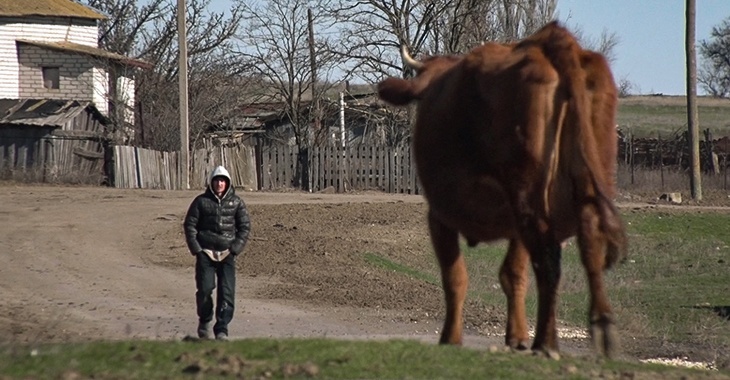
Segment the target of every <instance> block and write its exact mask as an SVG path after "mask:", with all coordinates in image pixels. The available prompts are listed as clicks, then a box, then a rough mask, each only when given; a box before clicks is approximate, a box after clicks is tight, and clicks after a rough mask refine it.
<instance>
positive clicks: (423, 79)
mask: <svg viewBox="0 0 730 380" xmlns="http://www.w3.org/2000/svg"><path fill="white" fill-rule="evenodd" d="M401 58H402V59H403V63H404V64H405V65H406V67H409V68H411V69H412V70H414V71H415V72H416V76H415V77H414V78H411V79H401V78H392V77H391V78H387V79H385V80H384V81H382V82H380V83H379V84H378V95H379V96H380V98H381V99H383V100H385V101H386V102H388V103H390V104H393V105H396V106H402V105H406V104H408V103H410V102H412V101H414V100H416V99H421V97H422V96H423V92H424V91H425V90H426V89H427V88H428V86H429V85H430V84H431V83H432V82H433V81H434V80H435V79H438V78H439V77H441V75H443V73H445V72H446V71H447V70H449V69H450V68H452V67H454V66H455V65H456V64H457V63H458V62H459V61H461V57H458V56H433V57H428V58H426V59H424V60H423V61H419V60H416V59H414V58H413V57H411V55H410V54H409V53H408V49H407V48H406V47H405V46H403V47H401Z"/></svg>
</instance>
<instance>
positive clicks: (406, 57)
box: [400, 45, 423, 71]
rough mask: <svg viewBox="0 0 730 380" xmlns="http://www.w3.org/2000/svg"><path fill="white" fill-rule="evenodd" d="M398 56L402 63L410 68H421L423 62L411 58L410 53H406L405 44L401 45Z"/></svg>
mask: <svg viewBox="0 0 730 380" xmlns="http://www.w3.org/2000/svg"><path fill="white" fill-rule="evenodd" d="M400 56H401V59H403V63H404V64H405V65H406V66H408V67H410V68H411V69H413V70H416V71H418V70H420V69H422V68H423V62H421V61H417V60H415V59H413V57H411V54H410V53H408V48H407V47H406V45H401V47H400Z"/></svg>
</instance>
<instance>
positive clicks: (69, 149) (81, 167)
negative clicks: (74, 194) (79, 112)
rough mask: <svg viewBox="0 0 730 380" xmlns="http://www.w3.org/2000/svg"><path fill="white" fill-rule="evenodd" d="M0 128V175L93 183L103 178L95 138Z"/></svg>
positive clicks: (36, 180) (35, 179)
mask: <svg viewBox="0 0 730 380" xmlns="http://www.w3.org/2000/svg"><path fill="white" fill-rule="evenodd" d="M5 129H7V128H5ZM3 132H4V131H0V178H3V179H13V180H20V181H31V182H48V183H76V184H78V183H84V184H95V185H96V184H100V183H102V182H103V179H104V167H103V165H104V152H103V147H102V144H101V143H100V142H99V141H98V140H97V139H88V138H74V137H68V136H56V135H50V136H48V135H45V136H41V135H39V136H28V135H23V136H8V135H7V134H6V133H3ZM61 132H63V131H61Z"/></svg>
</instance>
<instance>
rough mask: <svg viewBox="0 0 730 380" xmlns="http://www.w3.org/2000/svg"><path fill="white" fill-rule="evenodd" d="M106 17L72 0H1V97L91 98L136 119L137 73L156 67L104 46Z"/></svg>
mask: <svg viewBox="0 0 730 380" xmlns="http://www.w3.org/2000/svg"><path fill="white" fill-rule="evenodd" d="M103 19H106V16H104V15H102V14H101V13H99V12H97V11H95V10H94V9H92V8H89V7H87V6H84V5H82V4H79V3H77V2H75V1H72V0H0V99H68V100H78V101H91V102H93V103H94V106H95V107H96V108H97V109H98V110H99V111H100V112H101V113H102V114H103V115H106V116H107V117H109V118H111V119H115V118H114V115H111V114H110V113H112V112H114V114H115V115H116V116H117V120H123V121H124V122H127V123H129V124H133V123H134V101H135V100H134V80H133V79H132V78H133V73H134V71H135V70H138V69H146V68H151V67H152V66H151V65H150V64H149V63H147V62H144V61H141V60H137V59H133V58H129V57H125V56H122V55H119V54H115V53H112V52H109V51H106V50H103V49H99V48H98V42H97V40H98V36H99V28H98V25H97V24H98V22H99V21H100V20H103ZM114 99H117V101H116V102H115V101H114Z"/></svg>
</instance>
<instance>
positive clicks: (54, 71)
mask: <svg viewBox="0 0 730 380" xmlns="http://www.w3.org/2000/svg"><path fill="white" fill-rule="evenodd" d="M60 71H61V70H59V68H58V67H44V68H43V87H44V88H50V89H56V90H57V89H58V88H59V84H60V80H61V74H60Z"/></svg>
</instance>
